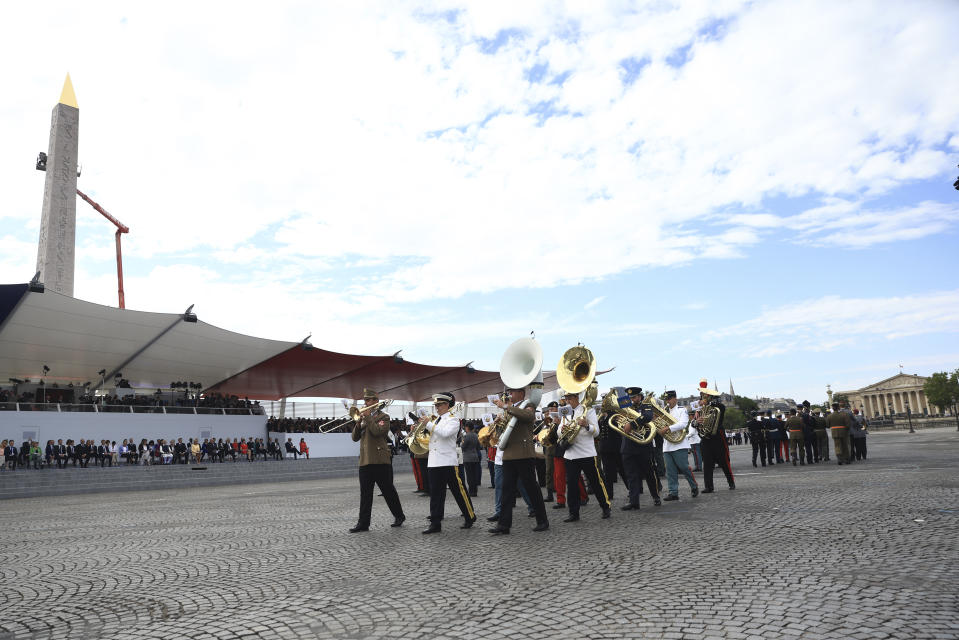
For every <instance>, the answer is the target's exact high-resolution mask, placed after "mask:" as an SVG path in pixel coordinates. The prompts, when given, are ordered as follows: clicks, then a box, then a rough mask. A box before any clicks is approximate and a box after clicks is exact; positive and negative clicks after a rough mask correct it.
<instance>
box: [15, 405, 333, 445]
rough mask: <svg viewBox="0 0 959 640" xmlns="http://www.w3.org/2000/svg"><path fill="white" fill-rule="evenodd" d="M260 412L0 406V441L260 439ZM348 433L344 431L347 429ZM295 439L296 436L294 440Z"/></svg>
mask: <svg viewBox="0 0 959 640" xmlns="http://www.w3.org/2000/svg"><path fill="white" fill-rule="evenodd" d="M265 436H266V417H265V416H250V415H246V416H229V415H226V416H225V415H193V414H159V413H58V412H52V411H0V440H2V439H12V440H14V442H16V443H17V446H20V443H21V442H23V441H24V440H36V441H37V442H39V443H40V447H41V448H43V446H44V445H45V444H46V442H47V440H53V441H54V442H56V441H57V440H58V439H60V438H62V439H63V440H64V442H66V440H67V439H71V438H72V439H73V440H79V439H80V438H83V439H85V440H91V439H92V440H93V441H94V442H99V441H100V440H104V439H109V440H116V441H117V442H123V440H124V439H130V438H132V439H133V440H135V441H136V442H140V439H142V438H146V439H147V440H156V439H158V438H164V439H165V440H173V441H174V442H175V441H176V439H177V438H183V441H184V442H186V441H187V439H188V438H200V439H201V440H203V439H204V438H223V439H227V438H229V439H230V440H232V439H233V438H237V439H239V438H247V439H249V438H263V437H265ZM346 437H347V438H349V434H346ZM297 441H299V439H297Z"/></svg>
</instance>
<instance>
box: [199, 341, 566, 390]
mask: <svg viewBox="0 0 959 640" xmlns="http://www.w3.org/2000/svg"><path fill="white" fill-rule="evenodd" d="M543 375H544V383H545V385H546V389H547V390H550V389H554V388H556V375H555V374H554V373H553V372H544V374H543ZM365 388H370V389H374V390H375V391H376V392H377V393H379V394H380V397H381V398H390V399H393V400H407V401H416V402H419V401H424V400H429V399H430V398H431V396H432V395H433V394H434V393H439V392H443V391H451V392H452V393H453V394H454V395H455V396H456V399H457V401H465V402H480V401H485V399H486V396H487V395H491V394H495V393H499V392H501V391H502V390H503V382H502V381H501V380H500V377H499V373H498V372H496V371H480V370H476V369H474V370H471V369H469V368H467V367H466V366H460V367H438V366H432V365H425V364H417V363H415V362H406V361H403V360H399V361H397V359H395V358H394V357H393V356H392V355H388V356H360V355H351V354H346V353H336V352H333V351H326V350H324V349H317V348H315V347H314V348H304V347H302V346H299V345H298V346H295V347H293V348H291V349H288V350H286V351H284V352H282V353H279V354H277V355H275V356H273V357H272V358H269V359H268V360H264V361H263V362H261V363H259V364H257V365H255V366H253V367H250V368H249V369H247V370H245V371H242V372H240V373H238V374H237V375H235V376H233V377H231V378H227V379H226V380H224V381H222V382H220V383H217V384H216V385H214V386H213V387H211V388H209V389H207V392H219V393H227V394H232V395H237V396H240V397H247V398H250V399H256V400H279V399H280V398H296V397H300V398H302V397H315V398H360V397H362V396H363V389H365Z"/></svg>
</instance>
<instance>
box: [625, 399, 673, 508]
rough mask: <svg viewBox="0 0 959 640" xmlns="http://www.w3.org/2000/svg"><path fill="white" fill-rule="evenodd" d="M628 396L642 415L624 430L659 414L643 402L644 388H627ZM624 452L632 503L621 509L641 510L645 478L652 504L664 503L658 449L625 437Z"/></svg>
mask: <svg viewBox="0 0 959 640" xmlns="http://www.w3.org/2000/svg"><path fill="white" fill-rule="evenodd" d="M626 395H628V396H629V401H630V402H631V403H632V406H633V409H634V410H635V411H636V412H637V413H638V414H639V417H638V418H636V419H635V420H633V421H632V422H631V423H629V424H627V425H626V427H625V428H624V431H627V432H628V433H631V432H632V431H633V430H635V429H640V428H641V427H643V426H645V425H646V424H648V423H650V422H652V420H653V418H654V417H655V415H656V414H655V413H654V412H653V408H652V406H650V405H648V404H644V403H643V389H642V387H628V388H627V389H626ZM621 452H622V455H623V468H624V469H625V470H626V488H627V489H628V490H629V502H627V503H626V504H625V505H624V506H623V507H622V510H623V511H630V510H633V509H639V494H640V492H641V491H642V482H643V480H645V481H646V486H647V487H648V488H649V494H650V495H651V496H652V497H653V501H654V502H653V503H654V504H655V505H656V506H657V507H658V506H660V505H662V504H663V502H662V500H661V499H660V497H659V479H658V478H657V477H656V471H655V469H654V467H653V464H654V463H653V455H654V454H655V452H656V450H655V447H654V445H653V443H652V442H648V443H646V444H639V443H638V442H634V441H633V440H631V439H630V438H623V444H622V450H621Z"/></svg>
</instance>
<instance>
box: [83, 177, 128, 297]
mask: <svg viewBox="0 0 959 640" xmlns="http://www.w3.org/2000/svg"><path fill="white" fill-rule="evenodd" d="M77 195H78V196H80V197H81V198H83V199H84V200H86V201H87V203H89V205H90V206H91V207H93V208H94V209H96V210H97V212H99V213H100V215H102V216H103V217H104V218H106V219H107V220H109V221H110V222H112V223H113V224H115V225H116V227H117V234H116V236H117V294H118V295H119V297H120V308H121V309H126V308H127V307H126V301H125V300H124V298H123V255H122V254H121V253H120V234H121V233H130V228H129V227H128V226H126V225H125V224H123V223H122V222H120V221H119V220H117V219H116V218H114V217H113V216H111V215H110V214H109V213H107V211H106V210H105V209H104V208H103V207H101V206H100V205H99V204H97V203H96V202H94V201H93V200H91V199H90V197H89V196H88V195H87V194H85V193H83V192H82V191H80V190H79V189H77Z"/></svg>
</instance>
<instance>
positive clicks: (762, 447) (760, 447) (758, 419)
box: [747, 412, 766, 467]
mask: <svg viewBox="0 0 959 640" xmlns="http://www.w3.org/2000/svg"><path fill="white" fill-rule="evenodd" d="M764 422H765V421H764V420H763V416H762V413H759V412H757V413H756V416H755V417H754V418H753V419H752V420H750V421H749V424H748V425H747V428H748V429H749V443H750V444H751V445H753V466H754V467H755V466H756V458H757V457H758V458H759V459H760V460H761V461H762V463H763V466H764V467H765V466H766V430H765V428H764V426H765V425H764Z"/></svg>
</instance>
